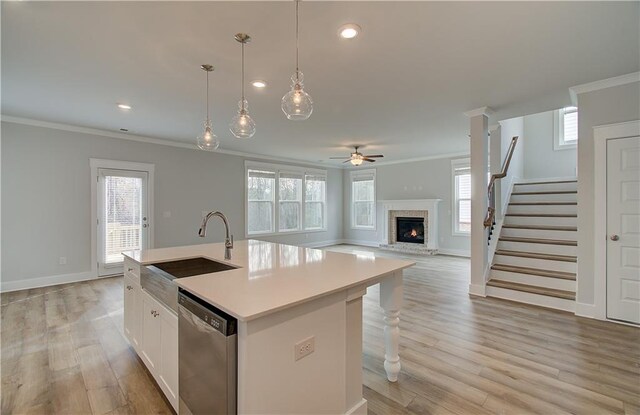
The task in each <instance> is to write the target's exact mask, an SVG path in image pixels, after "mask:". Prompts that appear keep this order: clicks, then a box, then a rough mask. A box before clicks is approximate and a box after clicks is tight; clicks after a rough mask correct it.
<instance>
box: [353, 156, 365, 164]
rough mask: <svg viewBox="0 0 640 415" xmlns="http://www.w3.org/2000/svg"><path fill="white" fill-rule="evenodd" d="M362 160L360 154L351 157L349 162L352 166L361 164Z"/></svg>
mask: <svg viewBox="0 0 640 415" xmlns="http://www.w3.org/2000/svg"><path fill="white" fill-rule="evenodd" d="M363 161H364V160H362V156H360V155H356V157H355V158H352V159H351V164H353V165H354V166H359V165H361V164H362V162H363Z"/></svg>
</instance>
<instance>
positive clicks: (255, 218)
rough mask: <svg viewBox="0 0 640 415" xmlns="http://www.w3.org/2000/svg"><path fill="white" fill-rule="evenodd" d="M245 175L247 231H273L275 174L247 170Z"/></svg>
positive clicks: (254, 232) (253, 232)
mask: <svg viewBox="0 0 640 415" xmlns="http://www.w3.org/2000/svg"><path fill="white" fill-rule="evenodd" d="M247 176H248V184H247V230H248V233H252V234H256V233H273V231H274V229H275V228H274V222H275V220H274V204H275V197H276V191H275V187H276V186H275V184H276V174H275V172H270V171H261V170H249V171H248V173H247Z"/></svg>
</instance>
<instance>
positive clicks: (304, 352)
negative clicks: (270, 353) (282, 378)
mask: <svg viewBox="0 0 640 415" xmlns="http://www.w3.org/2000/svg"><path fill="white" fill-rule="evenodd" d="M315 343H316V338H315V336H311V337H308V338H306V339H304V340H302V341H300V342H298V343H296V345H295V346H294V353H293V355H294V358H295V360H300V359H302V358H303V357H305V356H308V355H310V354H311V353H313V351H314V350H315V348H316V344H315Z"/></svg>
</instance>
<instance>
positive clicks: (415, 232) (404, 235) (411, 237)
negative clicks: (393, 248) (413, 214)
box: [396, 217, 424, 244]
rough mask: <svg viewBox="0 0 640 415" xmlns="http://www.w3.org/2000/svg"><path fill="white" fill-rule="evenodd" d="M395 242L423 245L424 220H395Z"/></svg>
mask: <svg viewBox="0 0 640 415" xmlns="http://www.w3.org/2000/svg"><path fill="white" fill-rule="evenodd" d="M396 241H398V242H409V243H413V244H424V218H401V217H398V218H396Z"/></svg>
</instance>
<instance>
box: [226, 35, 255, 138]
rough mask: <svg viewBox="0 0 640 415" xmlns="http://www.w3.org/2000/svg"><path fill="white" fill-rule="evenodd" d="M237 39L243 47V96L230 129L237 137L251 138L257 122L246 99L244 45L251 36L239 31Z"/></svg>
mask: <svg viewBox="0 0 640 415" xmlns="http://www.w3.org/2000/svg"><path fill="white" fill-rule="evenodd" d="M235 39H236V40H237V41H238V42H240V44H241V47H242V87H241V91H242V97H241V98H240V102H238V114H236V116H235V117H233V119H232V120H231V123H230V124H229V131H231V134H233V135H234V136H235V137H236V138H251V137H253V135H254V134H255V133H256V123H255V122H253V120H252V119H251V117H250V116H249V112H248V111H247V107H248V104H247V100H246V99H244V45H245V43H248V42H250V41H251V36H249V35H248V34H246V33H238V34H237V35H235Z"/></svg>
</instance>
